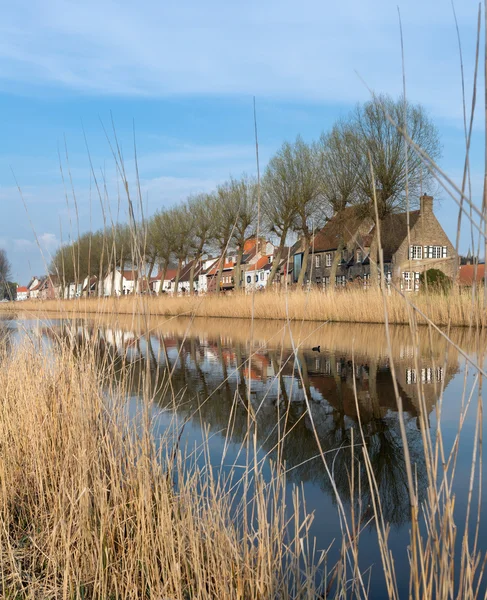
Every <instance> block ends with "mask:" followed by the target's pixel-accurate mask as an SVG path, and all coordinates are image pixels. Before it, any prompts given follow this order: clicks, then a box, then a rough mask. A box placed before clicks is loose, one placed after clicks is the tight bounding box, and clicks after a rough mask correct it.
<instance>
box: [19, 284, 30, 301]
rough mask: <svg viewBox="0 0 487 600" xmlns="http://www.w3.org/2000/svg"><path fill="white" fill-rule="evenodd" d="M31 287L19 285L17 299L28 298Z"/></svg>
mask: <svg viewBox="0 0 487 600" xmlns="http://www.w3.org/2000/svg"><path fill="white" fill-rule="evenodd" d="M28 298H29V288H28V287H26V286H25V285H19V286H18V287H17V300H28Z"/></svg>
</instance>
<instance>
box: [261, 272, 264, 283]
mask: <svg viewBox="0 0 487 600" xmlns="http://www.w3.org/2000/svg"><path fill="white" fill-rule="evenodd" d="M260 280H261V281H264V273H261V274H260Z"/></svg>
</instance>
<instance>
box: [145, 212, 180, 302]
mask: <svg viewBox="0 0 487 600" xmlns="http://www.w3.org/2000/svg"><path fill="white" fill-rule="evenodd" d="M148 227H149V233H148V240H149V241H148V244H149V246H151V247H153V248H154V253H155V255H156V260H157V261H158V262H159V268H160V271H161V287H160V289H161V291H162V286H163V283H164V279H165V278H166V273H167V269H168V268H169V263H170V262H171V258H172V255H173V250H174V236H175V231H174V229H173V224H172V219H171V213H170V212H169V211H167V210H166V211H159V212H156V213H155V214H154V216H153V217H152V219H150V221H149V226H148Z"/></svg>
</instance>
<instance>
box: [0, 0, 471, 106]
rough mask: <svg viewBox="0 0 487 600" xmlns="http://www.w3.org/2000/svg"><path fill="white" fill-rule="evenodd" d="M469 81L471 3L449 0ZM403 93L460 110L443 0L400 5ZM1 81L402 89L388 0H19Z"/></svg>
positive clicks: (258, 90)
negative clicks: (405, 78) (179, 0)
mask: <svg viewBox="0 0 487 600" xmlns="http://www.w3.org/2000/svg"><path fill="white" fill-rule="evenodd" d="M456 10H457V13H458V17H459V22H460V29H461V33H462V35H463V42H464V55H465V66H466V73H467V82H466V83H467V86H468V85H469V83H470V80H471V73H472V71H473V51H474V41H475V24H476V10H477V8H476V6H475V5H474V4H471V5H470V4H469V3H466V2H463V3H457V6H456ZM401 12H402V20H403V29H404V36H405V38H404V39H405V48H406V67H407V74H408V94H409V95H410V97H412V98H413V99H414V100H416V101H422V102H423V103H425V104H426V105H427V106H429V107H430V108H431V109H432V110H433V111H434V113H435V114H436V115H437V116H444V117H446V118H449V117H452V116H453V117H455V118H458V117H460V116H461V90H460V79H459V66H458V63H459V61H458V50H457V41H456V33H455V27H454V21H453V16H452V11H451V7H450V4H449V3H448V2H444V1H441V0H430V1H429V2H427V3H425V2H423V0H409V1H408V2H407V3H405V4H404V5H403V6H401ZM0 40H1V41H0V59H1V60H0V65H1V66H0V82H2V81H3V82H4V84H5V85H7V84H9V83H12V82H14V83H16V84H19V83H20V84H26V85H29V86H32V85H33V84H36V83H37V84H49V85H56V86H63V87H66V88H70V89H75V90H80V91H82V92H85V93H96V94H125V95H127V94H128V95H135V94H143V95H151V96H166V95H174V94H177V95H181V94H182V95H191V94H210V95H215V94H219V95H221V94H238V95H254V94H255V95H257V96H259V97H270V98H287V99H297V100H301V101H303V100H305V101H326V102H345V103H354V102H355V101H357V100H358V99H363V98H365V97H367V95H368V92H367V90H366V88H365V87H364V85H363V84H362V82H361V81H360V79H359V78H358V77H357V75H356V74H355V71H357V72H358V73H360V75H361V76H362V77H363V78H364V79H365V81H366V82H367V83H368V84H369V85H370V86H371V87H372V88H374V89H375V90H377V91H386V92H390V93H392V94H398V93H400V91H401V86H402V80H401V58H400V43H399V27H398V17H397V9H396V3H394V2H390V0H368V1H367V2H362V1H360V0H342V1H341V2H334V1H333V2H332V1H331V0H328V1H323V0H303V1H302V2H301V3H300V4H299V6H298V5H296V3H295V2H294V1H293V0H268V1H267V2H265V3H262V2H258V1H257V0H250V1H249V2H245V3H244V2H242V3H235V2H233V3H228V2H224V1H223V0H208V2H205V3H201V2H197V1H196V0H190V1H188V2H184V3H176V2H162V3H161V2H159V1H156V0H146V1H145V2H143V3H142V4H140V3H138V4H134V3H133V2H129V1H128V0H126V1H122V2H116V3H115V2H114V1H110V0H104V1H102V2H98V1H95V0H85V1H84V2H82V3H81V2H79V3H78V2H70V3H67V2H65V1H63V0H18V1H17V2H15V3H10V4H9V5H7V6H6V7H5V8H4V11H3V13H2V24H0Z"/></svg>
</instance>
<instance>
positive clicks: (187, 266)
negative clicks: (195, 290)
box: [173, 259, 203, 283]
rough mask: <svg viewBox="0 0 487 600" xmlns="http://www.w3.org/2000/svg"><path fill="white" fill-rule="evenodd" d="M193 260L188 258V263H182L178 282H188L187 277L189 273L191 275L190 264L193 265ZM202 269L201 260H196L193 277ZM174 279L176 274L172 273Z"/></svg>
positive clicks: (188, 277)
mask: <svg viewBox="0 0 487 600" xmlns="http://www.w3.org/2000/svg"><path fill="white" fill-rule="evenodd" d="M194 262H195V260H194V259H193V260H190V261H189V262H188V263H186V264H185V265H184V267H183V268H182V269H181V273H180V274H179V283H184V282H188V283H189V279H190V275H191V266H192V265H193V263H194ZM202 269H203V263H202V261H201V260H200V261H198V262H197V263H196V265H195V267H194V278H195V279H197V277H198V275H199V274H200V272H201V271H202ZM174 279H176V275H174V277H173V280H174Z"/></svg>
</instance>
